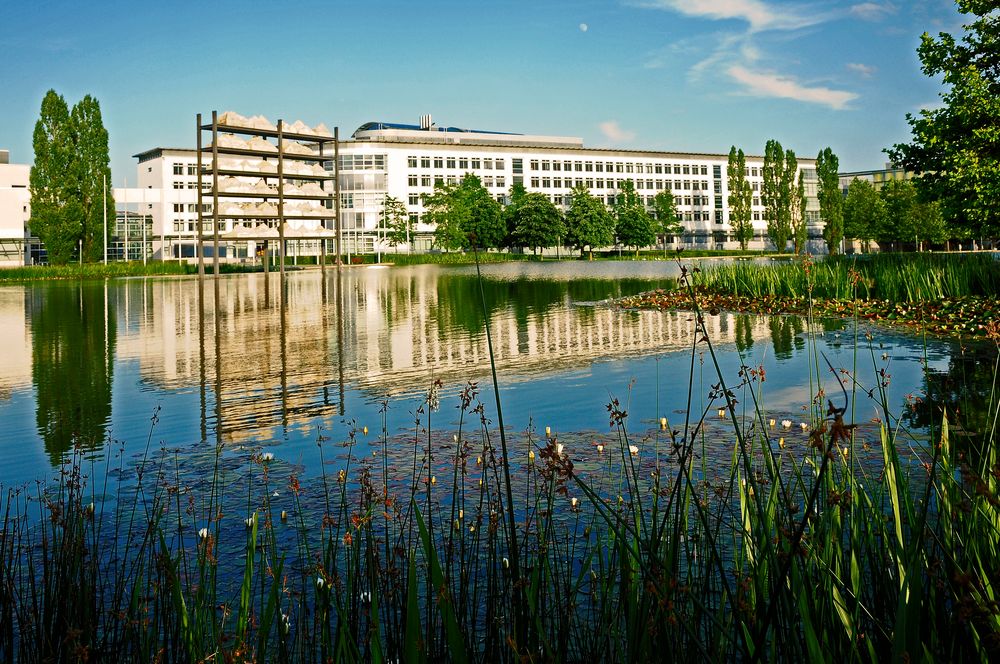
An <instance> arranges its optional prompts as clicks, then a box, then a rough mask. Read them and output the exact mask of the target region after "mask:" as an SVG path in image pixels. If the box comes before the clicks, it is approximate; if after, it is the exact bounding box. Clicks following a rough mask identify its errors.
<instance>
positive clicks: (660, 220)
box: [653, 189, 684, 251]
mask: <svg viewBox="0 0 1000 664" xmlns="http://www.w3.org/2000/svg"><path fill="white" fill-rule="evenodd" d="M653 213H654V215H655V222H656V223H655V224H654V225H653V228H654V229H655V231H656V233H657V235H661V236H663V250H664V251H666V249H667V238H668V237H672V236H675V235H680V234H681V233H683V232H684V225H683V224H681V219H680V216H678V214H677V203H676V202H675V201H674V194H673V193H672V192H671V191H670V190H669V189H664V190H663V191H660V192H657V194H656V196H653Z"/></svg>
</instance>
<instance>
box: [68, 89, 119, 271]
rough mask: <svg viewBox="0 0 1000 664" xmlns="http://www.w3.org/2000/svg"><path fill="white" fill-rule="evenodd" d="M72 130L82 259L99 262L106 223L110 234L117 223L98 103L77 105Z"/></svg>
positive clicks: (89, 99)
mask: <svg viewBox="0 0 1000 664" xmlns="http://www.w3.org/2000/svg"><path fill="white" fill-rule="evenodd" d="M70 127H71V129H72V134H73V144H74V157H75V158H74V159H73V166H72V168H71V171H72V182H73V183H74V185H75V187H76V192H75V193H76V195H77V196H78V197H79V201H80V205H81V207H82V212H83V220H82V222H83V257H84V260H87V261H98V260H101V259H102V258H103V257H104V243H105V240H106V238H105V222H107V225H108V232H109V233H110V232H112V231H113V230H114V223H115V200H114V196H113V193H112V190H111V166H110V164H111V157H110V154H109V151H108V130H107V129H105V128H104V120H103V119H102V118H101V105H100V104H99V103H98V101H97V100H96V99H94V98H93V97H91V96H90V95H86V96H85V97H84V98H83V99H81V100H80V101H78V102H77V103H76V104H74V105H73V110H72V111H71V112H70ZM105 215H107V216H106V217H105Z"/></svg>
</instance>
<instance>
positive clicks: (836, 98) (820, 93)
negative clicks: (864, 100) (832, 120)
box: [726, 65, 858, 111]
mask: <svg viewBox="0 0 1000 664" xmlns="http://www.w3.org/2000/svg"><path fill="white" fill-rule="evenodd" d="M726 73H727V74H729V76H730V78H732V79H733V80H734V81H736V82H737V83H740V84H741V85H742V86H743V88H744V89H743V93H744V94H748V95H751V96H754V97H778V98H781V99H794V100H796V101H803V102H806V103H810V104H820V105H822V106H829V107H830V108H832V109H834V110H837V111H842V110H845V109H847V108H848V104H850V103H851V102H852V101H854V100H855V99H857V98H858V95H856V94H855V93H853V92H847V91H846V90H833V89H830V88H825V87H822V86H807V85H803V84H801V83H799V82H798V81H796V80H795V79H794V78H792V77H790V76H784V75H782V74H775V73H768V72H758V71H750V70H749V69H747V68H745V67H742V66H740V65H733V66H732V67H730V68H729V69H727V70H726Z"/></svg>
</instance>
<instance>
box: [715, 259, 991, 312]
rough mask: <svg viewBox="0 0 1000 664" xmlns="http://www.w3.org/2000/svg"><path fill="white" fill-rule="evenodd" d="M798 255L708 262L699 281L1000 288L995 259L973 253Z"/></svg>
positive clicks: (932, 295) (794, 292) (867, 289)
mask: <svg viewBox="0 0 1000 664" xmlns="http://www.w3.org/2000/svg"><path fill="white" fill-rule="evenodd" d="M806 263H808V264H809V265H810V272H811V273H810V274H807V271H806V269H804V267H803V266H804V263H803V262H802V261H795V262H775V263H770V264H766V265H761V264H759V263H749V262H741V263H732V264H726V265H718V266H713V267H708V268H706V269H705V270H704V272H703V273H702V275H701V278H700V279H699V283H700V284H701V285H703V286H705V287H706V288H707V289H709V290H712V291H715V292H720V293H725V294H732V295H737V296H747V297H752V298H762V297H792V298H805V297H806V296H807V289H808V288H810V287H811V288H812V295H813V297H815V298H822V299H833V300H850V299H852V298H854V297H859V298H861V299H863V300H869V299H880V300H890V301H893V302H919V301H934V300H940V299H945V298H958V297H968V296H979V297H990V296H992V295H993V294H995V293H997V292H998V289H1000V261H997V260H996V259H994V258H993V257H992V256H990V255H983V254H973V255H962V254H876V255H872V256H865V257H862V258H857V259H856V258H853V257H837V256H834V257H828V258H826V259H824V260H821V261H817V262H812V261H807V262H806Z"/></svg>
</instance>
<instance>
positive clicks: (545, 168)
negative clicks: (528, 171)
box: [542, 159, 552, 171]
mask: <svg viewBox="0 0 1000 664" xmlns="http://www.w3.org/2000/svg"><path fill="white" fill-rule="evenodd" d="M551 168H552V164H551V163H550V162H549V160H548V159H546V160H545V161H543V162H542V170H543V171H548V170H551Z"/></svg>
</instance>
